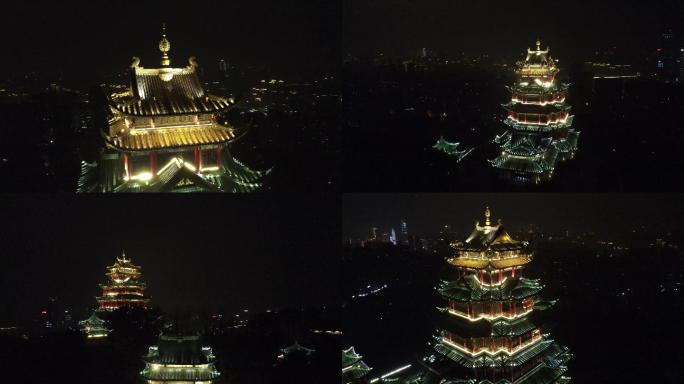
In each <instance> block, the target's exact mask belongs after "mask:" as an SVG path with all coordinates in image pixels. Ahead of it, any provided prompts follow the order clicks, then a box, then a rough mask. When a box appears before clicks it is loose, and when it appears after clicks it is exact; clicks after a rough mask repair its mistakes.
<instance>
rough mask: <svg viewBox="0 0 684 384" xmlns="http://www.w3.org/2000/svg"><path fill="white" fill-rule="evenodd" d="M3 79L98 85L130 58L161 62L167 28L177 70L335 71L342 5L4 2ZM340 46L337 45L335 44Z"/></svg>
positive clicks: (243, 0)
mask: <svg viewBox="0 0 684 384" xmlns="http://www.w3.org/2000/svg"><path fill="white" fill-rule="evenodd" d="M2 13H3V15H4V17H3V22H2V23H0V34H1V35H2V36H3V42H2V45H3V47H2V49H3V55H2V56H3V59H2V60H1V61H0V70H1V71H2V72H3V73H7V71H10V72H11V73H23V72H28V71H33V70H39V71H42V72H48V73H52V72H63V73H64V76H65V78H67V79H72V78H77V79H79V80H80V79H84V78H87V79H93V80H97V79H99V78H100V77H101V76H105V75H109V74H112V73H114V72H116V73H118V72H121V71H123V70H124V69H125V68H127V66H128V65H129V64H130V59H131V57H132V56H139V57H141V58H142V62H141V65H142V66H147V67H154V66H156V65H158V64H159V51H158V48H157V44H158V42H159V40H160V38H161V36H160V35H161V24H162V22H166V23H167V26H168V34H169V39H170V41H171V44H172V50H171V58H172V64H174V63H176V64H180V65H187V58H188V57H189V56H193V55H194V56H197V58H198V60H199V63H200V65H203V64H204V65H207V66H211V67H218V64H217V63H218V61H217V60H218V58H225V59H227V60H229V61H230V62H231V63H234V64H241V65H253V66H260V65H263V66H265V67H267V68H270V69H271V70H273V71H274V72H276V73H277V72H278V71H283V72H288V73H291V72H293V71H300V72H302V71H303V72H307V71H312V70H327V71H329V70H331V68H334V67H335V65H337V63H338V62H339V61H338V57H339V40H340V35H339V34H340V22H341V20H340V18H339V14H340V5H339V3H337V2H327V1H323V2H319V1H314V0H302V1H298V2H297V3H296V6H293V5H292V4H290V3H289V2H285V1H280V0H250V1H247V0H234V1H218V0H207V1H201V2H187V1H186V2H173V1H160V0H152V1H150V0H145V1H136V2H132V1H129V0H109V1H86V0H65V1H46V0H25V1H11V2H5V3H3V10H2ZM336 41H337V43H335V42H336Z"/></svg>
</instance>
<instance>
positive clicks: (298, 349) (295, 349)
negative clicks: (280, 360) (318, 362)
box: [280, 341, 316, 355]
mask: <svg viewBox="0 0 684 384" xmlns="http://www.w3.org/2000/svg"><path fill="white" fill-rule="evenodd" d="M280 351H281V352H282V353H284V354H289V353H295V352H304V353H306V354H307V355H309V354H312V353H314V352H316V350H315V349H312V348H307V347H304V346H303V345H301V344H299V342H298V341H295V343H294V344H292V345H290V346H288V347H285V348H282V349H281V350H280Z"/></svg>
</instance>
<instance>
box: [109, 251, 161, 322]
mask: <svg viewBox="0 0 684 384" xmlns="http://www.w3.org/2000/svg"><path fill="white" fill-rule="evenodd" d="M107 277H108V279H109V281H107V282H106V283H105V284H100V287H101V288H102V296H100V297H98V298H97V304H98V307H99V308H98V310H99V311H114V310H117V309H119V308H147V305H148V303H149V299H148V298H147V297H146V296H145V288H146V285H145V283H143V282H142V281H140V277H141V273H140V266H138V265H135V264H133V263H132V262H131V259H128V258H126V253H125V252H124V253H122V255H121V257H117V258H116V262H115V263H114V264H113V265H110V266H109V267H107Z"/></svg>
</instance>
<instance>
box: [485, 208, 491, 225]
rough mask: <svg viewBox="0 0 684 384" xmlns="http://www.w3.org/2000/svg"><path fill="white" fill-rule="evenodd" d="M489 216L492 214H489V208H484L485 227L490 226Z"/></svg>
mask: <svg viewBox="0 0 684 384" xmlns="http://www.w3.org/2000/svg"><path fill="white" fill-rule="evenodd" d="M491 215H492V214H491V212H489V207H486V208H485V225H486V226H490V225H492V222H491V221H490V220H489V218H490V216H491Z"/></svg>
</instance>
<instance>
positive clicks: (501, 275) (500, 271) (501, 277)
mask: <svg viewBox="0 0 684 384" xmlns="http://www.w3.org/2000/svg"><path fill="white" fill-rule="evenodd" d="M501 280H503V271H502V270H500V269H499V284H501Z"/></svg>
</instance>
